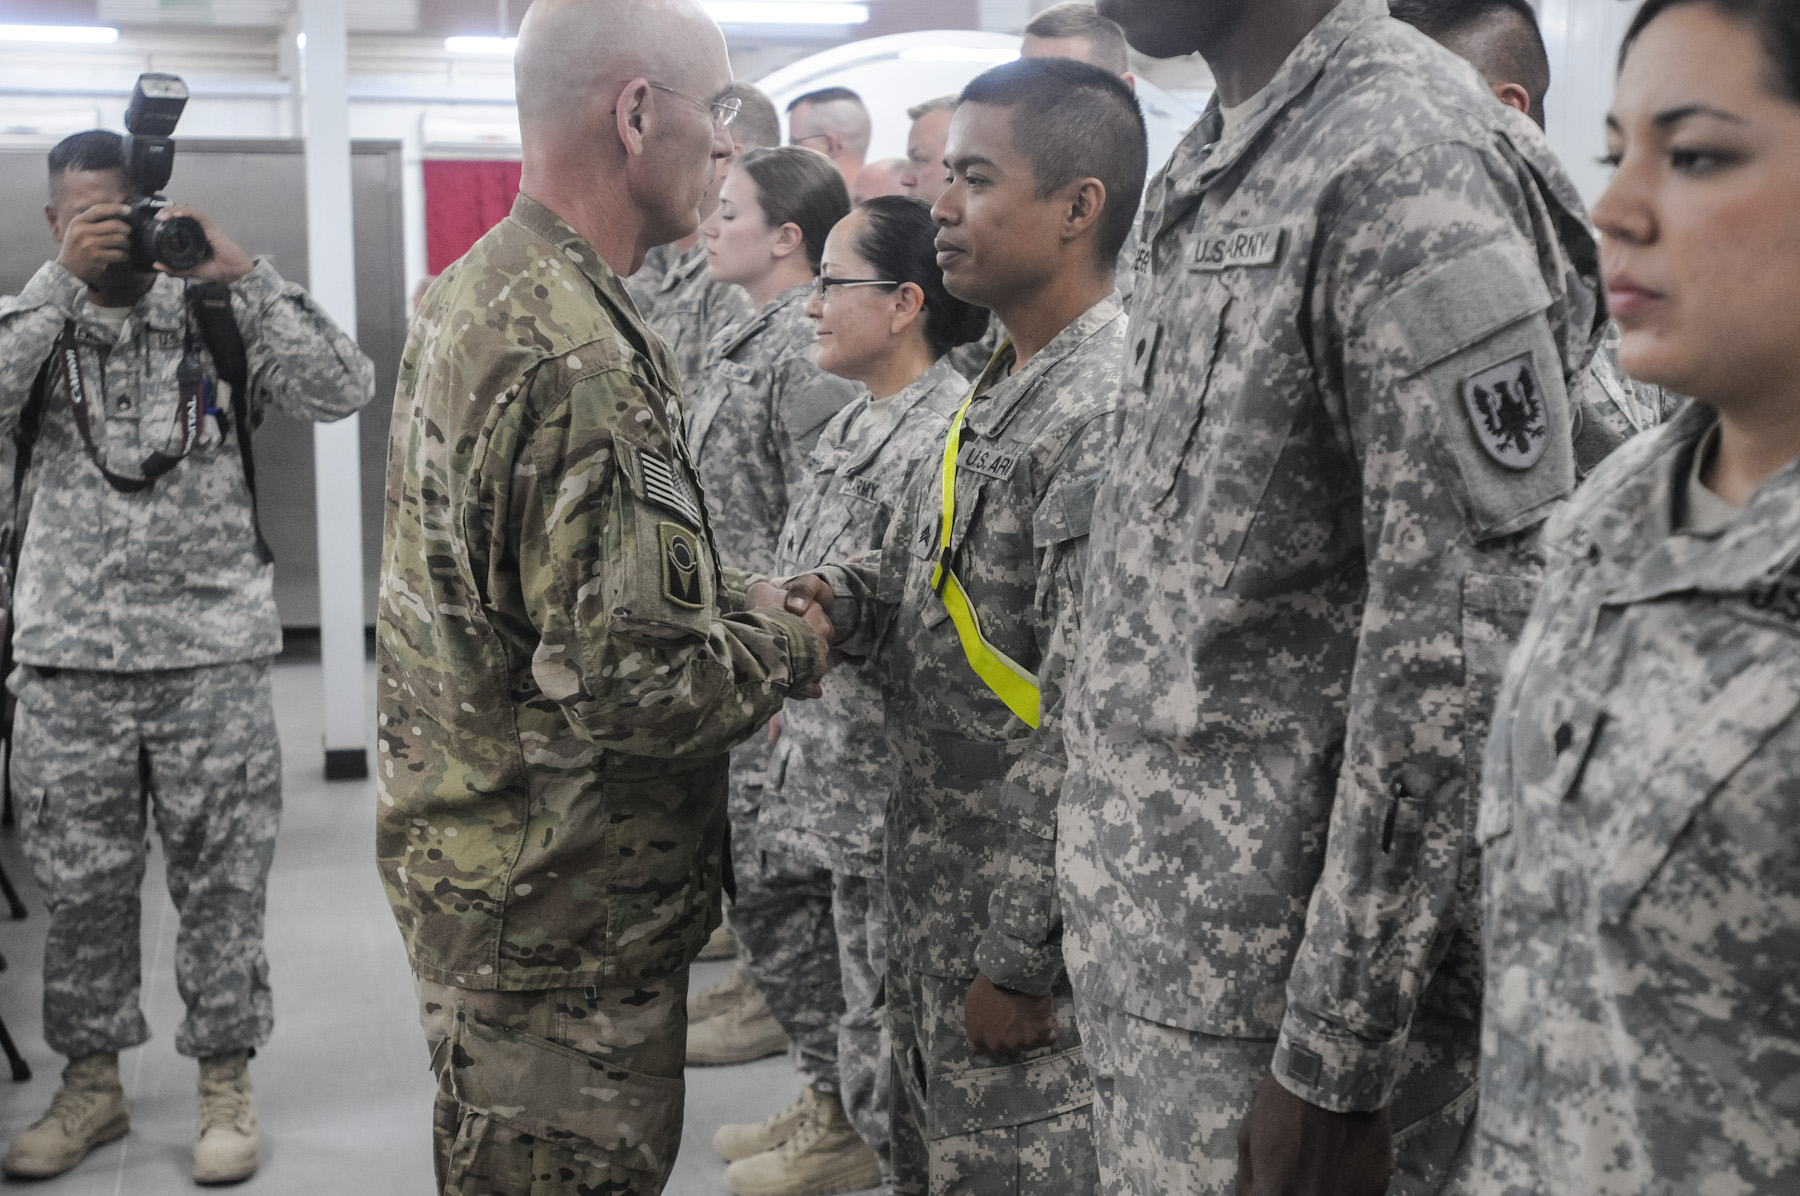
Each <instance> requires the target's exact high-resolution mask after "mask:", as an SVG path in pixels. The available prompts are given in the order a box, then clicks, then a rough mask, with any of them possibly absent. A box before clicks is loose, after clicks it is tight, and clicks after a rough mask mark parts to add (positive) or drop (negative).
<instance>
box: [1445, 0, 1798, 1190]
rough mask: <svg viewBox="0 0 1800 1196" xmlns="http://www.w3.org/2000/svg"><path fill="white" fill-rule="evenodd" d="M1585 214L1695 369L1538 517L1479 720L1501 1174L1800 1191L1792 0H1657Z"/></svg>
mask: <svg viewBox="0 0 1800 1196" xmlns="http://www.w3.org/2000/svg"><path fill="white" fill-rule="evenodd" d="M1607 137H1608V140H1609V142H1610V149H1611V153H1612V156H1613V159H1614V161H1615V162H1616V163H1617V168H1618V173H1617V174H1616V176H1615V177H1614V179H1613V181H1612V185H1611V186H1610V187H1609V188H1608V189H1607V192H1606V194H1605V195H1604V196H1603V197H1602V198H1601V200H1600V202H1599V203H1598V204H1597V205H1596V206H1595V208H1594V221H1595V223H1596V224H1597V225H1598V226H1599V229H1600V232H1601V236H1602V245H1601V249H1602V261H1603V264H1604V267H1605V272H1606V289H1607V297H1608V299H1609V301H1610V305H1611V308H1612V312H1613V315H1614V316H1615V317H1616V318H1617V320H1618V321H1619V325H1620V327H1621V328H1622V329H1623V331H1624V339H1623V341H1622V344H1621V347H1620V360H1621V362H1622V364H1623V365H1624V367H1625V369H1626V370H1627V371H1628V372H1629V373H1630V374H1631V375H1632V376H1633V377H1634V378H1636V379H1638V380H1640V381H1643V382H1649V383H1654V384H1656V385H1659V386H1663V387H1666V388H1668V389H1669V390H1671V391H1673V392H1676V393H1679V394H1687V395H1692V396H1693V397H1694V401H1693V402H1690V403H1688V404H1687V405H1686V406H1685V407H1683V408H1682V409H1681V410H1680V411H1679V412H1678V413H1677V414H1676V415H1675V417H1674V419H1673V420H1672V421H1671V422H1670V423H1669V424H1667V425H1665V426H1664V427H1662V428H1660V429H1659V430H1657V431H1656V432H1655V433H1652V434H1648V435H1645V436H1641V437H1639V438H1638V439H1636V440H1634V441H1632V442H1630V443H1629V444H1627V445H1626V446H1625V447H1624V448H1622V449H1620V450H1619V452H1618V453H1617V454H1616V455H1614V456H1613V457H1612V458H1610V459H1609V460H1607V461H1606V462H1605V463H1604V464H1602V465H1601V467H1600V468H1599V470H1598V471H1596V473H1595V474H1594V476H1593V478H1592V479H1591V480H1590V481H1589V482H1588V483H1587V485H1586V486H1585V487H1584V488H1583V489H1582V490H1581V491H1580V492H1579V493H1578V494H1577V495H1576V497H1575V499H1574V501H1573V502H1572V504H1571V505H1570V506H1569V508H1568V509H1567V511H1566V512H1565V513H1564V514H1562V515H1560V516H1558V517H1557V518H1555V519H1554V520H1553V521H1552V522H1551V523H1550V524H1549V525H1548V526H1547V528H1546V533H1545V536H1546V545H1547V548H1548V551H1549V555H1550V569H1549V574H1548V577H1547V578H1546V580H1545V583H1544V589H1543V592H1542V593H1541V595H1540V596H1539V598H1538V602H1537V607H1536V609H1535V610H1534V612H1533V614H1532V618H1531V622H1530V623H1529V624H1528V625H1527V627H1526V630H1525V634H1524V636H1523V638H1522V639H1521V641H1520V644H1519V647H1518V649H1517V651H1516V652H1515V654H1514V656H1513V659H1512V664H1511V670H1510V674H1509V676H1508V678H1507V682H1506V687H1505V689H1504V690H1503V691H1502V693H1501V697H1500V703H1499V707H1498V709H1497V710H1496V712H1495V717H1494V724H1493V736H1492V739H1491V740H1490V741H1489V745H1488V755H1487V768H1486V774H1485V783H1484V793H1483V805H1482V810H1481V818H1480V827H1479V830H1480V835H1481V838H1482V840H1483V842H1484V843H1485V848H1486V850H1485V890H1486V891H1485V898H1486V903H1485V910H1484V916H1483V922H1484V927H1483V929H1484V932H1485V937H1486V959H1487V984H1486V1008H1485V1017H1484V1022H1485V1027H1486V1029H1485V1032H1484V1044H1483V1055H1482V1083H1481V1115H1480V1116H1481V1120H1480V1127H1481V1141H1480V1146H1481V1155H1480V1163H1479V1167H1480V1171H1481V1180H1480V1183H1479V1184H1478V1190H1480V1191H1482V1192H1485V1193H1489V1194H1492V1196H1524V1194H1526V1193H1532V1194H1534V1196H1535V1194H1536V1193H1540V1192H1543V1193H1550V1192H1555V1193H1562V1192H1580V1193H1584V1194H1590V1196H1625V1194H1627V1193H1629V1194H1630V1196H1675V1194H1676V1193H1694V1192H1733V1193H1740V1194H1742V1196H1753V1194H1763V1196H1774V1194H1775V1193H1778V1192H1782V1193H1792V1192H1800V1086H1797V1085H1796V1083H1795V1076H1796V1075H1800V1012H1797V1011H1800V970H1796V967H1795V963H1794V961H1795V959H1796V957H1800V837H1797V828H1800V717H1796V710H1797V709H1800V603H1797V602H1796V601H1795V599H1796V597H1797V596H1800V576H1797V568H1800V567H1797V565H1796V562H1800V466H1797V465H1796V463H1795V462H1796V458H1797V457H1800V205H1796V204H1795V202H1794V196H1795V195H1796V194H1800V3H1796V2H1795V0H1649V3H1647V4H1645V5H1644V7H1643V8H1642V10H1640V12H1639V14H1638V16H1637V18H1636V20H1635V21H1634V23H1633V25H1632V28H1631V30H1630V33H1629V35H1628V38H1627V42H1626V51H1625V58H1624V63H1623V67H1622V69H1621V71H1620V75H1619V87H1618V93H1617V99H1616V102H1615V104H1614V106H1613V111H1612V114H1611V116H1609V117H1608V119H1607Z"/></svg>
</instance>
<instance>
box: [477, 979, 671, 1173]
mask: <svg viewBox="0 0 1800 1196" xmlns="http://www.w3.org/2000/svg"><path fill="white" fill-rule="evenodd" d="M452 1043H453V1045H452V1049H451V1056H450V1069H451V1085H452V1088H453V1091H454V1092H455V1094H456V1100H457V1103H458V1104H460V1105H462V1106H463V1107H464V1108H466V1109H472V1110H475V1111H477V1112H479V1113H482V1114H484V1115H485V1116H486V1117H488V1118H489V1119H490V1120H492V1121H496V1122H499V1123H500V1124H501V1125H504V1126H506V1127H508V1128H509V1129H513V1130H516V1131H518V1132H519V1133H522V1134H530V1135H531V1136H532V1137H535V1138H542V1139H543V1140H544V1141H546V1142H549V1143H552V1144H554V1145H556V1146H558V1147H561V1148H562V1149H564V1150H567V1151H569V1152H570V1153H572V1154H575V1155H577V1156H579V1157H581V1158H582V1159H585V1160H586V1161H588V1162H590V1163H592V1164H594V1165H595V1166H601V1167H605V1166H618V1167H628V1168H632V1169H634V1170H639V1171H650V1172H655V1173H657V1174H662V1175H666V1174H668V1170H669V1168H670V1167H671V1166H673V1165H674V1162H675V1152H676V1149H677V1148H678V1147H679V1146H680V1145H681V1111H682V1103H683V1101H684V1100H685V1098H686V1095H687V1084H686V1082H685V1081H683V1080H681V1079H671V1078H667V1077H663V1076H649V1075H644V1074H642V1073H641V1072H635V1071H631V1070H630V1069H628V1068H624V1067H618V1066H616V1065H613V1064H609V1063H606V1062H604V1061H602V1060H600V1059H596V1058H594V1057H593V1056H591V1055H584V1054H582V1053H581V1052H580V1051H577V1050H574V1049H573V1048H570V1047H565V1046H561V1045H559V1044H557V1043H554V1042H551V1041H550V1040H548V1039H545V1038H538V1037H536V1036H534V1035H530V1034H522V1033H520V1032H519V1031H517V1030H509V1029H507V1028H506V1027H505V1026H500V1025H496V1024H494V1023H493V1022H490V1021H487V1020H486V1019H484V1018H482V1017H480V1016H479V1015H477V1014H475V1013H473V1012H470V1011H468V1010H462V1011H459V1012H458V1013H457V1015H456V1029H455V1031H454V1035H453V1038H452Z"/></svg>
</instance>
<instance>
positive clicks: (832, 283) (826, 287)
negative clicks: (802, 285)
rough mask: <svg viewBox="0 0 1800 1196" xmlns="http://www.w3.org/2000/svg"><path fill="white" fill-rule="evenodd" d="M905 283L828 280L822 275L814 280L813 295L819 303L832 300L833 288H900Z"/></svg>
mask: <svg viewBox="0 0 1800 1196" xmlns="http://www.w3.org/2000/svg"><path fill="white" fill-rule="evenodd" d="M905 285H906V284H905V283H902V282H895V281H893V280H892V279H888V278H827V277H826V276H825V275H823V274H821V275H819V276H818V277H816V278H814V279H813V288H812V289H813V294H814V295H815V296H817V297H818V300H819V302H821V303H823V302H824V301H825V300H827V299H829V298H831V288H832V287H899V286H905Z"/></svg>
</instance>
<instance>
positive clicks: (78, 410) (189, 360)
mask: <svg viewBox="0 0 1800 1196" xmlns="http://www.w3.org/2000/svg"><path fill="white" fill-rule="evenodd" d="M55 358H56V370H57V373H59V374H60V375H61V376H62V379H63V383H64V385H65V386H66V387H67V388H68V392H69V409H70V411H72V412H73V413H74V416H75V428H76V431H78V432H80V433H81V442H82V444H84V445H86V446H87V455H88V459H89V460H91V461H92V462H93V463H94V468H96V469H98V470H99V471H100V474H101V476H102V477H104V478H105V479H106V480H107V483H108V484H109V485H111V486H112V488H113V489H114V490H117V491H119V492H120V493H121V494H135V493H137V492H138V491H140V490H148V489H149V488H150V487H151V486H152V485H153V484H155V482H156V479H157V478H160V477H161V476H162V475H163V474H165V473H168V472H169V471H170V470H171V469H174V468H175V467H176V466H177V465H179V464H181V462H182V461H183V459H185V458H186V457H187V456H188V454H189V453H192V452H193V451H194V448H195V446H196V445H198V444H199V443H200V427H201V421H202V420H203V419H204V418H205V416H206V378H205V375H204V374H203V373H202V372H201V370H200V367H199V362H197V361H195V360H194V357H193V354H192V351H191V347H190V350H189V351H188V352H184V353H183V354H182V359H181V367H180V369H179V370H178V371H177V377H178V379H179V380H180V383H181V406H180V409H179V410H178V411H177V413H176V419H177V421H178V423H179V426H180V428H181V450H180V451H179V452H177V453H173V454H170V453H166V452H163V451H162V450H161V449H158V450H157V451H155V452H153V453H151V454H150V455H149V456H148V457H146V458H144V463H143V465H142V466H140V469H141V471H142V473H141V476H138V477H132V476H131V475H129V474H122V473H115V472H113V471H112V470H110V469H108V468H107V467H106V462H105V461H104V460H102V459H101V457H100V449H99V447H98V446H97V445H96V444H95V443H94V416H93V405H94V404H95V403H96V402H99V401H101V400H102V398H103V396H102V395H99V394H97V393H96V392H95V391H93V390H92V389H91V388H90V387H89V386H88V379H87V371H86V369H85V368H83V366H82V364H81V346H80V343H79V342H78V341H77V339H76V336H75V321H74V320H65V321H63V330H62V335H61V336H59V337H57V338H56V349H55Z"/></svg>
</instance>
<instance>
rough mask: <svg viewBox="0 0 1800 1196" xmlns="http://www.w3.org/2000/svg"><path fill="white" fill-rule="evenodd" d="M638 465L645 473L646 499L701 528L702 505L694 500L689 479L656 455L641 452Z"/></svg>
mask: <svg viewBox="0 0 1800 1196" xmlns="http://www.w3.org/2000/svg"><path fill="white" fill-rule="evenodd" d="M638 464H639V465H640V466H641V467H642V468H643V471H644V497H645V498H647V499H649V500H650V501H651V502H653V503H656V504H657V505H659V506H664V507H667V508H668V509H669V510H671V511H674V512H675V513H676V514H677V515H681V516H684V517H685V518H686V519H687V521H688V522H689V523H691V524H693V525H694V526H695V527H699V526H700V524H701V519H700V504H699V503H698V502H696V501H695V500H694V492H693V491H692V490H691V489H689V488H688V484H687V479H686V478H684V477H682V476H681V475H680V474H679V473H677V472H676V471H675V467H674V466H672V465H670V464H669V462H668V461H667V460H665V459H664V458H662V457H660V456H658V455H656V454H655V453H647V452H641V451H640V452H639V453H638Z"/></svg>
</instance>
